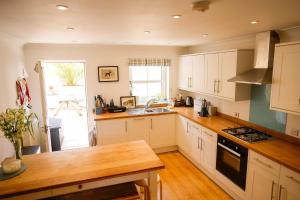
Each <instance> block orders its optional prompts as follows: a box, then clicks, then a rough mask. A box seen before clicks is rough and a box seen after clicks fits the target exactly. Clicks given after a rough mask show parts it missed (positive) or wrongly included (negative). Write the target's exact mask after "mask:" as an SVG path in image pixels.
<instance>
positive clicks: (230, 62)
mask: <svg viewBox="0 0 300 200" xmlns="http://www.w3.org/2000/svg"><path fill="white" fill-rule="evenodd" d="M236 65H237V51H232V52H224V53H220V54H219V80H218V83H217V87H216V88H217V91H218V96H221V97H225V98H229V99H235V83H233V82H228V81H227V80H228V79H230V78H232V77H234V76H235V75H236Z"/></svg>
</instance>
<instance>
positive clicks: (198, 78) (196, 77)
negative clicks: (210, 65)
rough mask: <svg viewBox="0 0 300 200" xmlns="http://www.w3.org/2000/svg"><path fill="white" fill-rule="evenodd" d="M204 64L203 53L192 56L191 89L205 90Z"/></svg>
mask: <svg viewBox="0 0 300 200" xmlns="http://www.w3.org/2000/svg"><path fill="white" fill-rule="evenodd" d="M206 79H207V76H206V66H205V59H204V55H201V54H200V55H195V56H193V74H192V91H194V92H199V93H200V92H201V93H204V92H206V87H207V86H206V82H207V81H206Z"/></svg>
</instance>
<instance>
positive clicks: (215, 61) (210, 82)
mask: <svg viewBox="0 0 300 200" xmlns="http://www.w3.org/2000/svg"><path fill="white" fill-rule="evenodd" d="M205 65H206V69H207V74H206V77H207V88H206V92H207V93H208V94H213V95H216V94H217V81H218V79H219V56H218V54H217V53H215V54H206V55H205Z"/></svg>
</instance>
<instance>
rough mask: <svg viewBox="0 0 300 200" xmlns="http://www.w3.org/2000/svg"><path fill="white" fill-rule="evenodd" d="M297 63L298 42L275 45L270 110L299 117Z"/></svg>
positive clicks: (299, 91) (299, 101) (299, 48)
mask: <svg viewBox="0 0 300 200" xmlns="http://www.w3.org/2000/svg"><path fill="white" fill-rule="evenodd" d="M299 63H300V42H295V43H283V44H277V45H275V56H274V66H273V81H272V89H271V104H270V107H271V109H273V110H278V111H282V112H288V113H292V114H296V115H300V89H299V85H300V78H299V74H300V65H299Z"/></svg>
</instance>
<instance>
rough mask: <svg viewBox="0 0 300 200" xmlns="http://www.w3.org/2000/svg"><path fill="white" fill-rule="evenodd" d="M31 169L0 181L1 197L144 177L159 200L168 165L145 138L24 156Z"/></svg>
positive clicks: (39, 194) (79, 188) (33, 195)
mask: <svg viewBox="0 0 300 200" xmlns="http://www.w3.org/2000/svg"><path fill="white" fill-rule="evenodd" d="M22 162H23V163H24V164H26V166H27V169H26V171H25V172H24V173H22V174H21V175H19V176H16V177H14V178H11V179H8V180H5V181H0V199H22V200H26V199H41V198H48V197H53V196H59V195H64V194H69V193H74V192H80V191H84V190H90V189H95V188H99V187H104V186H110V185H115V184H119V183H125V182H131V181H136V180H141V179H145V178H146V179H148V181H149V198H150V199H151V200H156V199H157V173H158V170H160V169H163V168H164V164H163V163H162V162H161V160H160V159H159V157H158V156H157V155H156V154H155V153H154V152H153V150H152V149H151V147H150V146H149V145H148V144H146V142H145V141H133V142H127V143H120V144H113V145H105V146H95V147H86V148H79V149H72V150H65V151H59V152H48V153H41V154H34V155H26V156H23V159H22Z"/></svg>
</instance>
